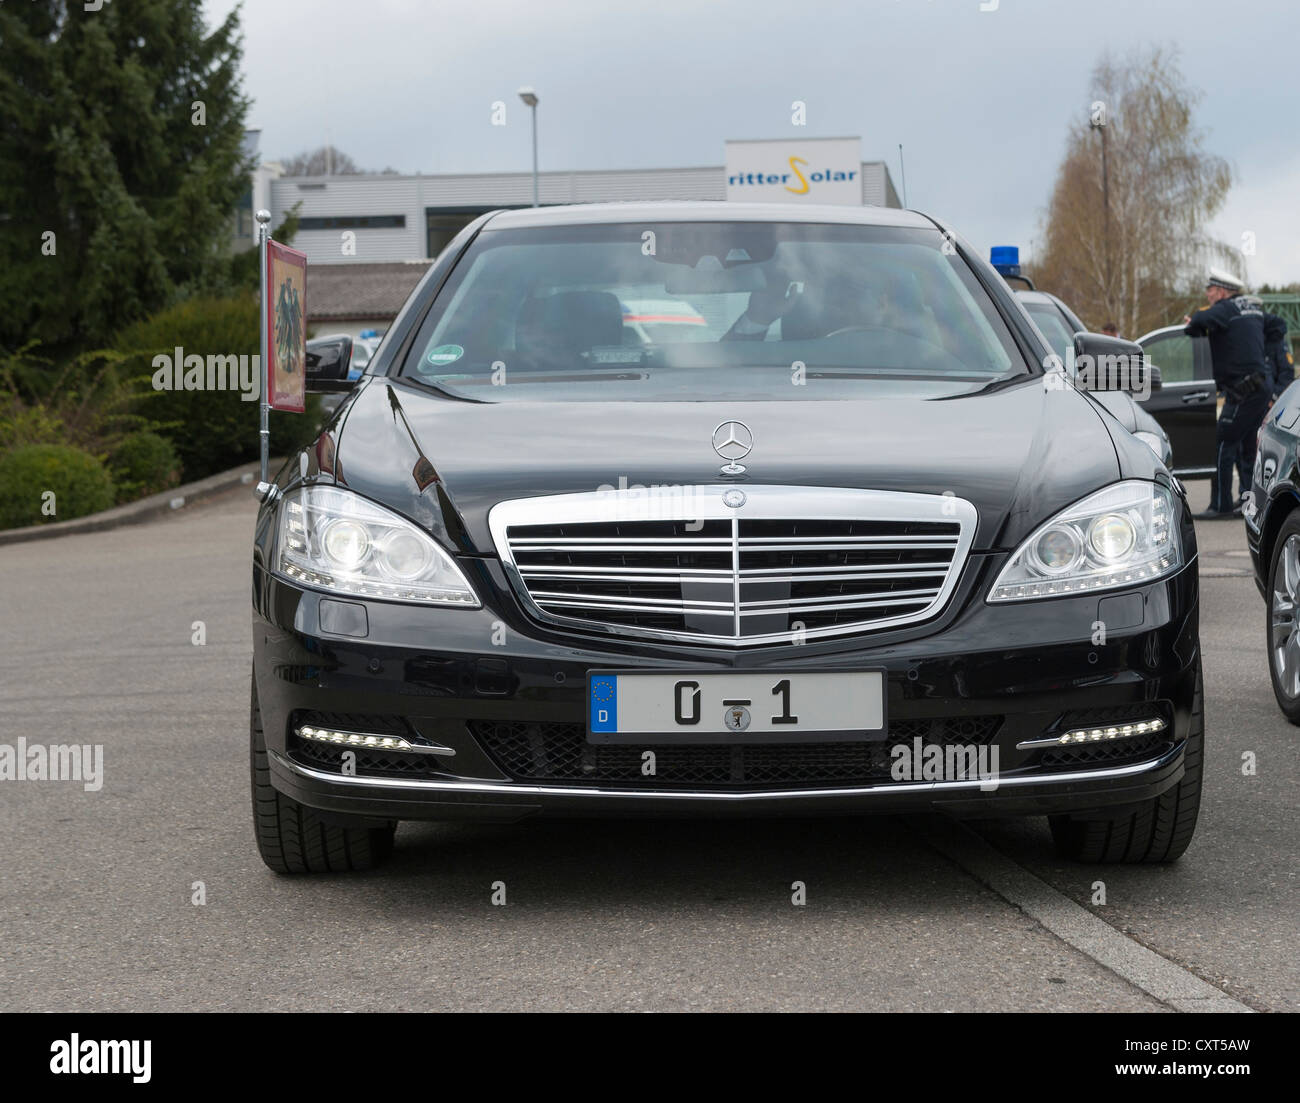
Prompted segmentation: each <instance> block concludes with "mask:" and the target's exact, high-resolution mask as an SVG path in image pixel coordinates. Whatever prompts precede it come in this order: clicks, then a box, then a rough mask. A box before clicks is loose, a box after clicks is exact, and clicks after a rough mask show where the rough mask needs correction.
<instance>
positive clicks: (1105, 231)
mask: <svg viewBox="0 0 1300 1103" xmlns="http://www.w3.org/2000/svg"><path fill="white" fill-rule="evenodd" d="M1089 125H1090V126H1091V127H1092V129H1093V130H1096V131H1098V132H1100V134H1101V206H1102V231H1101V233H1102V236H1101V244H1102V255H1103V258H1104V264H1105V266H1106V297H1107V301H1109V298H1110V164H1109V162H1108V158H1107V156H1106V118H1105V116H1104V115H1103V116H1101V117H1100V118H1097V119H1095V120H1094V121H1093V122H1091V123H1090V124H1089Z"/></svg>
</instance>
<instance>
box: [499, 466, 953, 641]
mask: <svg viewBox="0 0 1300 1103" xmlns="http://www.w3.org/2000/svg"><path fill="white" fill-rule="evenodd" d="M737 491H740V493H741V494H743V499H744V500H743V503H741V504H739V505H729V504H727V502H726V501H725V500H724V498H723V495H724V493H727V494H728V495H730V496H731V498H732V500H733V501H738V500H739V498H738V496H737V493H736V492H737ZM490 523H491V527H492V531H493V536H494V538H495V540H496V543H497V549H498V551H499V552H500V553H501V557H502V561H503V563H504V564H505V566H506V568H507V571H508V573H509V574H510V575H511V578H512V581H513V582H514V584H515V586H516V588H517V589H518V591H519V592H520V595H521V596H522V597H523V598H524V600H525V602H526V604H527V606H528V607H529V609H530V611H531V612H532V613H533V615H534V616H536V617H538V618H539V619H542V620H546V621H550V622H553V623H562V624H565V625H568V626H571V627H583V628H586V629H588V630H594V631H599V632H612V633H618V634H622V635H629V636H644V637H651V638H654V637H660V638H671V639H687V640H698V641H701V642H717V643H725V644H730V645H733V646H744V645H748V644H761V643H773V642H781V641H788V640H791V639H797V638H814V637H818V636H826V635H841V634H849V633H854V632H867V631H872V630H876V629H880V628H886V627H893V626H896V625H901V624H908V623H912V622H914V621H918V620H922V619H925V618H926V617H929V616H932V615H934V614H935V613H937V612H938V611H939V609H940V608H941V607H942V606H943V604H944V603H945V601H946V600H947V598H948V596H949V594H950V593H951V592H952V588H953V587H954V586H955V584H956V580H957V576H958V574H959V572H960V568H961V565H962V563H963V562H964V561H965V557H966V553H967V551H968V550H969V548H970V543H971V540H972V538H973V536H974V527H975V509H974V507H973V506H971V505H970V503H969V502H966V501H964V500H962V499H958V498H953V497H939V496H935V495H919V494H895V493H886V492H882V491H865V490H847V489H824V488H814V487H769V486H759V487H744V488H743V489H742V488H739V487H721V486H704V487H674V488H666V489H665V490H663V491H661V492H659V493H657V494H656V493H653V492H651V491H649V490H646V491H640V492H637V491H615V490H610V491H606V492H598V493H596V494H568V495H560V496H557V497H553V498H531V499H521V500H519V501H514V502H503V503H501V504H500V505H498V506H496V507H495V508H494V509H493V511H492V514H491V519H490Z"/></svg>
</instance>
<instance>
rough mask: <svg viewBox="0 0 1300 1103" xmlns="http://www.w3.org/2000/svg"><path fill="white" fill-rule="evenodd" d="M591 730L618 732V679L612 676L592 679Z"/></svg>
mask: <svg viewBox="0 0 1300 1103" xmlns="http://www.w3.org/2000/svg"><path fill="white" fill-rule="evenodd" d="M591 730H592V731H594V732H616V731H618V679H617V678H616V677H615V676H614V675H612V674H607V675H600V676H598V677H595V678H592V679H591Z"/></svg>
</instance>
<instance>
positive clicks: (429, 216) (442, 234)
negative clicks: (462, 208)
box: [424, 211, 481, 257]
mask: <svg viewBox="0 0 1300 1103" xmlns="http://www.w3.org/2000/svg"><path fill="white" fill-rule="evenodd" d="M480 213H481V212H479V211H471V212H457V213H455V214H435V213H434V212H433V211H427V212H425V220H426V232H427V235H428V237H427V241H426V243H425V249H426V252H425V254H424V255H425V256H426V257H436V256H437V255H438V254H439V253H441V252H442V251H443V250H444V249H445V248H446V247H447V245H448V244H449V243H450V242H451V239H452V238H454V237H455V236H456V235H457V234H458V233H460V232H461V230H463V229H464V228H465V227H466V226H468V225H469V224H470V223H471V222H473V221H474V219H476V218H477V217H478V216H479V214H480Z"/></svg>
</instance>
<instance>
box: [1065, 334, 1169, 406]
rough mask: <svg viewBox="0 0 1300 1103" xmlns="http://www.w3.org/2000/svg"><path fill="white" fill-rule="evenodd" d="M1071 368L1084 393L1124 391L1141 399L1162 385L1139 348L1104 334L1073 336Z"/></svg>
mask: <svg viewBox="0 0 1300 1103" xmlns="http://www.w3.org/2000/svg"><path fill="white" fill-rule="evenodd" d="M1074 365H1075V381H1076V383H1077V384H1078V385H1079V386H1080V387H1082V388H1083V389H1084V390H1088V391H1127V392H1128V393H1129V394H1131V395H1133V396H1134V397H1135V398H1143V399H1145V398H1149V397H1150V396H1151V394H1152V392H1154V391H1158V390H1159V389H1160V386H1161V382H1162V381H1161V378H1160V369H1159V368H1157V367H1156V366H1155V365H1154V364H1152V363H1150V362H1149V361H1148V360H1147V359H1146V353H1145V351H1144V350H1143V348H1142V346H1141V345H1139V344H1138V343H1137V342H1136V341H1125V340H1124V339H1123V338H1122V337H1108V336H1106V335H1105V334H1104V333H1076V334H1075V335H1074Z"/></svg>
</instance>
